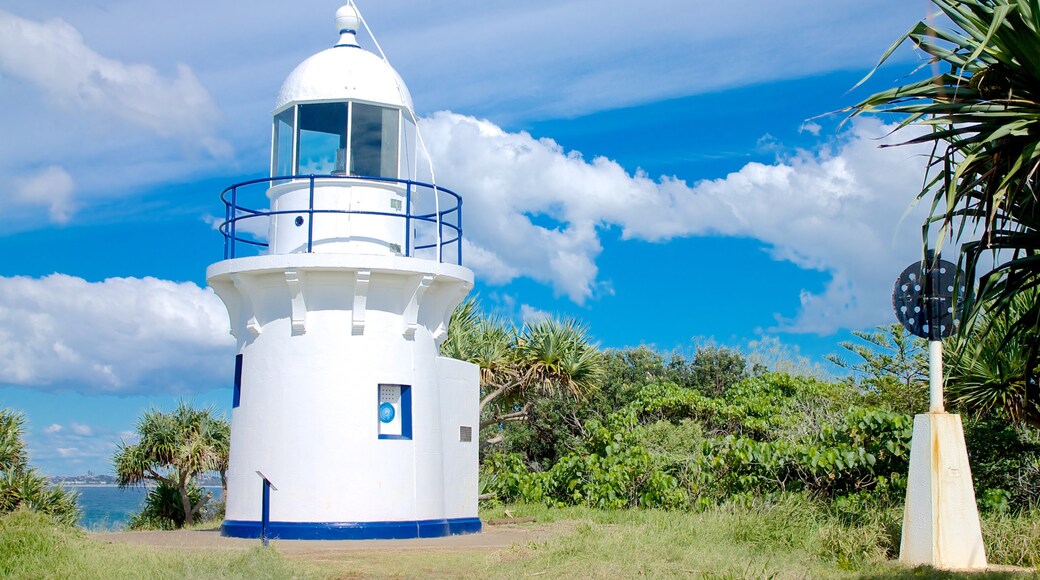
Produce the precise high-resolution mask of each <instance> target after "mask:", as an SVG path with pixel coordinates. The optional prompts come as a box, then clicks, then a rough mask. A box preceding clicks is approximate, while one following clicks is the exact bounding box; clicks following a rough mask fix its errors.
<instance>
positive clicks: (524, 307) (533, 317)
mask: <svg viewBox="0 0 1040 580" xmlns="http://www.w3.org/2000/svg"><path fill="white" fill-rule="evenodd" d="M548 318H552V315H551V314H549V313H548V312H546V311H545V310H542V309H540V308H535V307H534V306H531V305H530V304H521V305H520V320H523V321H524V323H528V322H538V321H541V320H546V319H548Z"/></svg>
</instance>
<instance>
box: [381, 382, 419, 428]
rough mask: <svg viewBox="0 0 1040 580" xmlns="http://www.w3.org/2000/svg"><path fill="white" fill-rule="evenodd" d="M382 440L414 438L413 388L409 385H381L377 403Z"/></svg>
mask: <svg viewBox="0 0 1040 580" xmlns="http://www.w3.org/2000/svg"><path fill="white" fill-rule="evenodd" d="M376 411H377V417H378V421H379V438H380V439H411V438H412V388H411V387H410V386H408V385H387V384H381V385H379V397H378V403H377V409H376Z"/></svg>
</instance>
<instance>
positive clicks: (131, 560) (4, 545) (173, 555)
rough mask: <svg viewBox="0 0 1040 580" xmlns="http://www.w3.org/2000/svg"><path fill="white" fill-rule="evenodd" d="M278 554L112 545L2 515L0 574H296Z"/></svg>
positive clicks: (41, 520) (26, 515)
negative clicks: (187, 550)
mask: <svg viewBox="0 0 1040 580" xmlns="http://www.w3.org/2000/svg"><path fill="white" fill-rule="evenodd" d="M292 575H293V574H292V569H291V566H290V565H289V564H288V563H287V562H286V561H285V560H284V559H282V558H281V557H280V556H279V555H278V554H277V553H274V552H271V551H265V550H261V549H259V548H256V549H253V550H249V551H242V552H231V551H227V552H222V551H215V550H214V551H210V550H207V551H196V552H192V553H190V554H188V553H185V552H182V551H163V550H158V549H153V548H148V547H144V546H132V545H126V544H107V543H104V542H100V541H97V540H94V539H92V538H90V536H89V535H88V534H87V533H86V532H84V531H82V530H79V529H76V528H69V527H63V526H58V525H55V524H54V523H53V522H52V521H51V520H50V519H49V518H47V517H46V516H43V515H41V514H37V513H34V512H30V511H24V510H19V511H15V512H12V513H10V514H6V515H3V516H2V517H0V578H77V579H79V578H83V579H91V578H99V579H100V578H105V579H109V578H111V579H122V578H126V579H128V580H129V579H135V580H136V579H139V578H176V579H185V578H291V577H292Z"/></svg>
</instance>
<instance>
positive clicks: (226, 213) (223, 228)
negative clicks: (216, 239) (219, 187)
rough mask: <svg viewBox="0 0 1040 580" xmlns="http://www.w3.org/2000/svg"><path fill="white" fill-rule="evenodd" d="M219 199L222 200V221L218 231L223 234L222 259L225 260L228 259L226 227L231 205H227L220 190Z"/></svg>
mask: <svg viewBox="0 0 1040 580" xmlns="http://www.w3.org/2000/svg"><path fill="white" fill-rule="evenodd" d="M220 199H221V201H223V202H224V223H223V224H221V226H220V233H221V235H223V236H224V259H225V260H227V259H228V228H230V227H231V224H230V223H228V222H229V221H230V220H231V217H230V215H231V206H230V205H228V202H227V201H226V200H224V195H223V192H221V196H220Z"/></svg>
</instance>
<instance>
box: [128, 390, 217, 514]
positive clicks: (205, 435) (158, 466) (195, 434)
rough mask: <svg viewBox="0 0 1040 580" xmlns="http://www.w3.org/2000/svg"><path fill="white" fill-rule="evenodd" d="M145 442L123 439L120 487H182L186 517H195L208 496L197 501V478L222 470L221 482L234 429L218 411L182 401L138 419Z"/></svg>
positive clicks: (141, 439)
mask: <svg viewBox="0 0 1040 580" xmlns="http://www.w3.org/2000/svg"><path fill="white" fill-rule="evenodd" d="M137 435H138V436H139V440H138V442H137V443H135V444H127V443H126V442H122V443H120V445H119V447H118V449H117V450H116V453H115V455H114V456H113V457H112V463H113V464H114V465H115V471H116V479H117V481H118V483H119V486H120V487H126V486H130V485H136V484H139V483H143V482H144V481H146V480H150V481H155V482H157V483H160V484H165V485H166V486H169V487H171V488H173V489H176V490H177V492H178V494H179V496H180V501H181V508H182V509H183V514H184V520H183V521H178V522H175V523H176V524H177V525H178V526H181V525H184V524H190V523H192V522H194V521H195V518H196V517H197V515H198V513H199V510H201V509H202V506H203V505H204V504H205V502H206V497H201V498H199V499H198V500H197V501H195V502H193V501H192V500H191V495H190V491H191V488H192V486H193V483H194V479H195V478H196V477H197V476H198V475H200V474H202V473H206V472H210V471H219V472H220V473H221V481H222V482H223V480H224V471H225V470H226V469H227V463H228V450H229V441H230V438H231V437H230V436H231V428H230V425H229V424H228V422H227V421H226V420H225V419H223V418H222V417H218V416H216V414H215V413H214V411H213V410H212V409H196V408H194V407H192V406H190V405H188V404H187V403H185V402H181V403H180V404H179V405H178V406H177V408H176V409H174V410H173V411H171V412H169V413H164V412H162V411H159V410H156V409H152V410H150V411H147V412H145V414H144V416H142V417H141V419H140V420H139V421H138V422H137Z"/></svg>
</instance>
